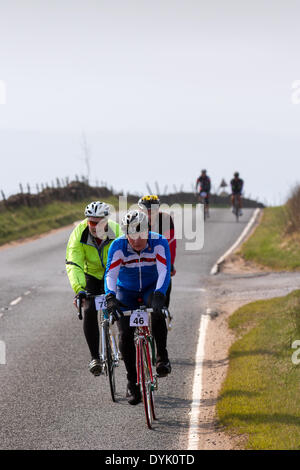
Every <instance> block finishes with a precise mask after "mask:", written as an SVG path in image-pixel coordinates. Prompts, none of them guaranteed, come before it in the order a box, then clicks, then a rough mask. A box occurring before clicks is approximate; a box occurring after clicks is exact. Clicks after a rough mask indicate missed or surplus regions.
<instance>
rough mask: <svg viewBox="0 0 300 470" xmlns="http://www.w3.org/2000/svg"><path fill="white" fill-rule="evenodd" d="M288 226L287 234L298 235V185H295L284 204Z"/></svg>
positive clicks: (299, 222)
mask: <svg viewBox="0 0 300 470" xmlns="http://www.w3.org/2000/svg"><path fill="white" fill-rule="evenodd" d="M286 209H287V216H288V224H287V232H288V233H295V232H299V233H300V184H297V185H296V186H295V187H294V188H293V190H292V192H291V195H290V197H289V199H288V201H287V203H286Z"/></svg>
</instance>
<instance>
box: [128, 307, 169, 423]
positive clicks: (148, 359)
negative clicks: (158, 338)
mask: <svg viewBox="0 0 300 470" xmlns="http://www.w3.org/2000/svg"><path fill="white" fill-rule="evenodd" d="M137 311H143V312H148V313H152V311H153V310H152V309H150V308H146V307H145V306H140V307H139V309H137V310H128V311H126V312H123V314H124V315H125V316H129V315H131V314H133V313H136V312H137ZM163 312H164V315H165V319H166V322H167V328H168V329H169V327H170V321H171V319H172V317H171V316H170V313H169V311H168V310H167V309H164V310H163ZM150 322H151V317H150ZM134 328H135V334H134V342H135V348H136V370H137V385H139V386H140V388H141V393H142V397H143V402H144V408H145V416H146V423H147V426H148V428H149V429H152V422H153V420H155V419H156V415H155V409H154V395H153V392H154V390H157V388H158V380H157V374H154V373H153V370H152V364H153V365H155V362H156V360H155V348H154V344H153V337H152V334H151V326H148V325H141V324H139V325H137V326H134ZM149 345H150V347H151V353H152V354H151V353H150V349H149Z"/></svg>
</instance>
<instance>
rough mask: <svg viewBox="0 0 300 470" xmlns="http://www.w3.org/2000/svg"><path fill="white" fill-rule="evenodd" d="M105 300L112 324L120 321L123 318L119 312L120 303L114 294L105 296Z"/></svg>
mask: <svg viewBox="0 0 300 470" xmlns="http://www.w3.org/2000/svg"><path fill="white" fill-rule="evenodd" d="M105 298H106V309H107V311H108V313H109V315H111V316H112V319H113V322H114V321H118V320H120V318H122V317H123V312H122V310H121V308H120V307H121V305H122V304H121V303H120V302H119V301H118V299H117V298H116V296H115V295H114V294H107V296H106V297H105Z"/></svg>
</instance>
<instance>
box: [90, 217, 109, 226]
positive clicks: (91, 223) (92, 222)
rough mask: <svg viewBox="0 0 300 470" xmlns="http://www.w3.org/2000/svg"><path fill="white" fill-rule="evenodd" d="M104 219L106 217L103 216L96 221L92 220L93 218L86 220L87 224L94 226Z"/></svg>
mask: <svg viewBox="0 0 300 470" xmlns="http://www.w3.org/2000/svg"><path fill="white" fill-rule="evenodd" d="M104 221H106V217H103V218H101V219H100V220H98V221H97V222H94V221H93V220H88V224H89V225H90V226H91V227H96V226H97V225H98V224H99V222H104Z"/></svg>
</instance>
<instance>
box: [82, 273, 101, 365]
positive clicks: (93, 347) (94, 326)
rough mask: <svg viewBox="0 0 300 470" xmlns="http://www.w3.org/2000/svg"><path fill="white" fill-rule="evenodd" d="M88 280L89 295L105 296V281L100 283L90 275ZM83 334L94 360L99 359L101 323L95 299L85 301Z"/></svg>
mask: <svg viewBox="0 0 300 470" xmlns="http://www.w3.org/2000/svg"><path fill="white" fill-rule="evenodd" d="M86 280H87V284H86V290H87V292H88V293H89V294H94V295H99V294H104V285H103V280H102V281H100V280H99V279H96V278H95V277H93V276H88V275H86ZM83 332H84V335H85V339H86V342H87V344H88V347H89V350H90V353H91V356H92V358H94V359H99V357H100V356H99V323H98V313H97V311H96V308H95V300H94V299H89V300H86V301H85V307H84V317H83Z"/></svg>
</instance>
